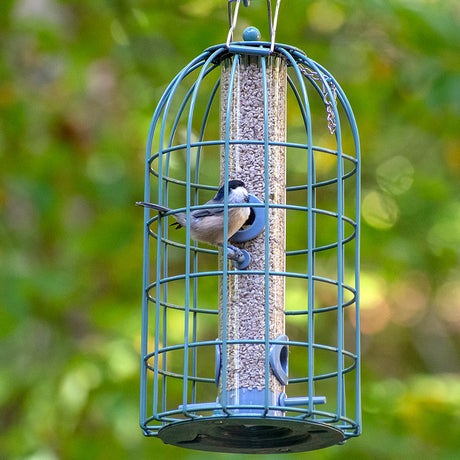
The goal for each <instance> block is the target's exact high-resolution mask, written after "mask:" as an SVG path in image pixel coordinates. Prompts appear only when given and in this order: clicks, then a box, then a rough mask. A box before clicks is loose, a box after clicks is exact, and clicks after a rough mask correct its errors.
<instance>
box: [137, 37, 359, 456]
mask: <svg viewBox="0 0 460 460" xmlns="http://www.w3.org/2000/svg"><path fill="white" fill-rule="evenodd" d="M251 85H252V86H251ZM251 104H252V105H251ZM232 179H240V180H243V182H245V184H246V187H247V189H248V190H249V193H250V194H251V198H252V199H251V201H250V203H249V204H241V205H234V204H230V203H228V193H227V192H226V193H225V199H224V204H223V208H224V214H225V222H224V233H225V235H226V230H225V228H226V226H227V224H228V221H227V220H228V217H227V214H228V210H229V209H230V208H231V207H232V206H250V207H251V209H252V213H253V218H252V221H249V222H247V226H246V227H245V228H244V229H242V230H240V231H239V232H237V233H236V234H235V236H234V237H233V238H232V241H231V242H232V244H233V245H235V246H238V247H239V248H241V249H244V250H246V251H247V252H248V253H249V255H250V261H249V263H248V264H247V266H245V267H244V268H242V267H241V266H239V265H238V264H235V263H234V262H233V260H230V257H229V255H228V254H229V253H228V252H227V251H226V250H223V249H222V248H215V247H211V246H206V245H203V244H201V243H198V242H197V241H193V240H191V239H190V225H189V224H188V225H187V226H186V227H185V229H183V230H182V231H176V230H175V229H171V228H170V224H171V223H172V222H174V219H173V216H174V213H177V212H185V213H186V214H187V215H189V213H190V212H192V211H193V210H196V209H202V208H203V207H204V206H203V205H202V204H200V203H204V202H206V201H207V200H208V199H209V198H211V197H212V195H213V194H214V193H215V192H216V190H217V189H218V188H219V186H220V185H224V186H225V187H226V186H227V185H228V183H229V181H230V180H232ZM144 199H145V201H147V202H148V201H155V202H157V203H159V204H160V205H162V206H165V207H168V208H169V209H171V211H169V212H166V213H159V214H158V213H153V212H152V211H151V210H149V209H147V208H146V209H145V210H144V254H143V257H144V264H143V305H142V350H141V353H142V370H141V402H140V424H141V427H142V429H143V432H144V434H145V435H146V436H157V437H160V438H161V439H162V440H163V442H165V443H168V444H174V445H177V446H182V447H187V448H192V449H200V450H210V451H221V452H242V453H243V452H249V453H265V452H300V451H308V450H313V449H318V448H322V447H327V446H329V445H333V444H337V443H340V442H343V441H345V440H347V439H348V438H350V437H355V436H358V435H359V434H360V431H361V402H360V337H359V229H360V222H359V220H360V145H359V136H358V130H357V126H356V122H355V118H354V115H353V111H352V109H351V106H350V104H349V102H348V100H347V98H346V96H345V94H344V92H343V91H342V89H341V87H340V85H339V84H338V83H337V81H336V80H335V79H334V77H333V76H332V75H331V74H330V73H329V72H328V71H327V70H326V69H325V68H324V67H322V66H321V65H320V64H318V63H317V62H315V61H313V60H312V59H310V58H308V57H307V56H306V55H305V54H304V53H303V52H302V51H301V50H298V49H296V48H294V47H292V46H287V45H282V44H277V43H270V42H260V41H245V42H236V43H231V44H230V45H228V44H227V45H226V44H223V45H218V46H214V47H211V48H209V49H207V50H206V51H204V52H203V53H202V54H201V55H200V56H198V57H197V58H196V59H194V60H193V61H192V62H191V63H189V64H188V65H187V66H186V67H184V69H182V70H181V71H180V72H179V73H178V74H177V76H176V77H175V78H174V79H173V81H172V82H171V83H170V84H169V86H168V87H167V89H166V91H165V92H164V94H163V96H162V98H161V99H160V101H159V103H158V106H157V108H156V110H155V112H154V114H153V118H152V122H151V126H150V130H149V134H148V141H147V149H146V168H145V190H144ZM184 230H185V231H184Z"/></svg>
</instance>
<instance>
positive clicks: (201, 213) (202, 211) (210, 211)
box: [192, 199, 224, 219]
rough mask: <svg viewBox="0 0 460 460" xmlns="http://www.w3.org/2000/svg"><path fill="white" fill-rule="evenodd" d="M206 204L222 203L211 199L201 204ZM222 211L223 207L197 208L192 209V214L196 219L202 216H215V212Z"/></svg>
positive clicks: (219, 212)
mask: <svg viewBox="0 0 460 460" xmlns="http://www.w3.org/2000/svg"><path fill="white" fill-rule="evenodd" d="M207 204H222V203H216V201H215V200H214V199H212V200H209V201H208V202H206V203H205V204H204V205H203V206H206V205H207ZM223 212H224V209H223V208H211V209H197V210H196V211H192V216H193V217H195V218H197V219H201V218H202V217H207V216H215V215H216V214H222V213H223Z"/></svg>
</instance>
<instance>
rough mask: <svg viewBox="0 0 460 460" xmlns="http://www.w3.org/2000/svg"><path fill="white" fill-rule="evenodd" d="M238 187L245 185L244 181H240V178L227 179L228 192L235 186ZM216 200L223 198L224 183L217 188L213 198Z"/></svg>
mask: <svg viewBox="0 0 460 460" xmlns="http://www.w3.org/2000/svg"><path fill="white" fill-rule="evenodd" d="M238 187H244V188H246V187H245V185H244V182H243V181H241V180H238V179H232V180H229V181H228V191H229V193H230V191H231V190H234V189H235V188H238ZM214 199H216V200H223V199H224V185H223V186H222V187H220V189H219V190H218V192H217V194H216V196H215V198H214Z"/></svg>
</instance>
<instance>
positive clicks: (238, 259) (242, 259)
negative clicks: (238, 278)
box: [227, 244, 251, 270]
mask: <svg viewBox="0 0 460 460" xmlns="http://www.w3.org/2000/svg"><path fill="white" fill-rule="evenodd" d="M227 257H228V258H229V259H230V260H233V263H234V264H235V267H236V268H237V269H238V270H244V269H245V268H246V267H247V266H248V265H249V262H250V261H251V256H250V254H249V252H248V251H246V250H245V249H240V248H237V247H236V246H232V245H231V244H229V245H227Z"/></svg>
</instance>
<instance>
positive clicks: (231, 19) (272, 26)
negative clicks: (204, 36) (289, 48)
mask: <svg viewBox="0 0 460 460" xmlns="http://www.w3.org/2000/svg"><path fill="white" fill-rule="evenodd" d="M234 2H236V5H235V11H234V12H233V8H232V3H234ZM240 3H241V0H228V24H229V31H228V35H227V42H226V46H227V48H230V42H231V41H232V40H233V32H234V30H235V27H236V23H237V20H238V11H239V8H240ZM249 3H250V0H243V5H244V6H249ZM280 3H281V0H277V1H276V6H275V15H274V17H273V18H272V2H271V0H267V9H268V26H269V31H270V53H272V52H273V50H274V49H275V35H276V26H277V24H278V13H279V9H280Z"/></svg>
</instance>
